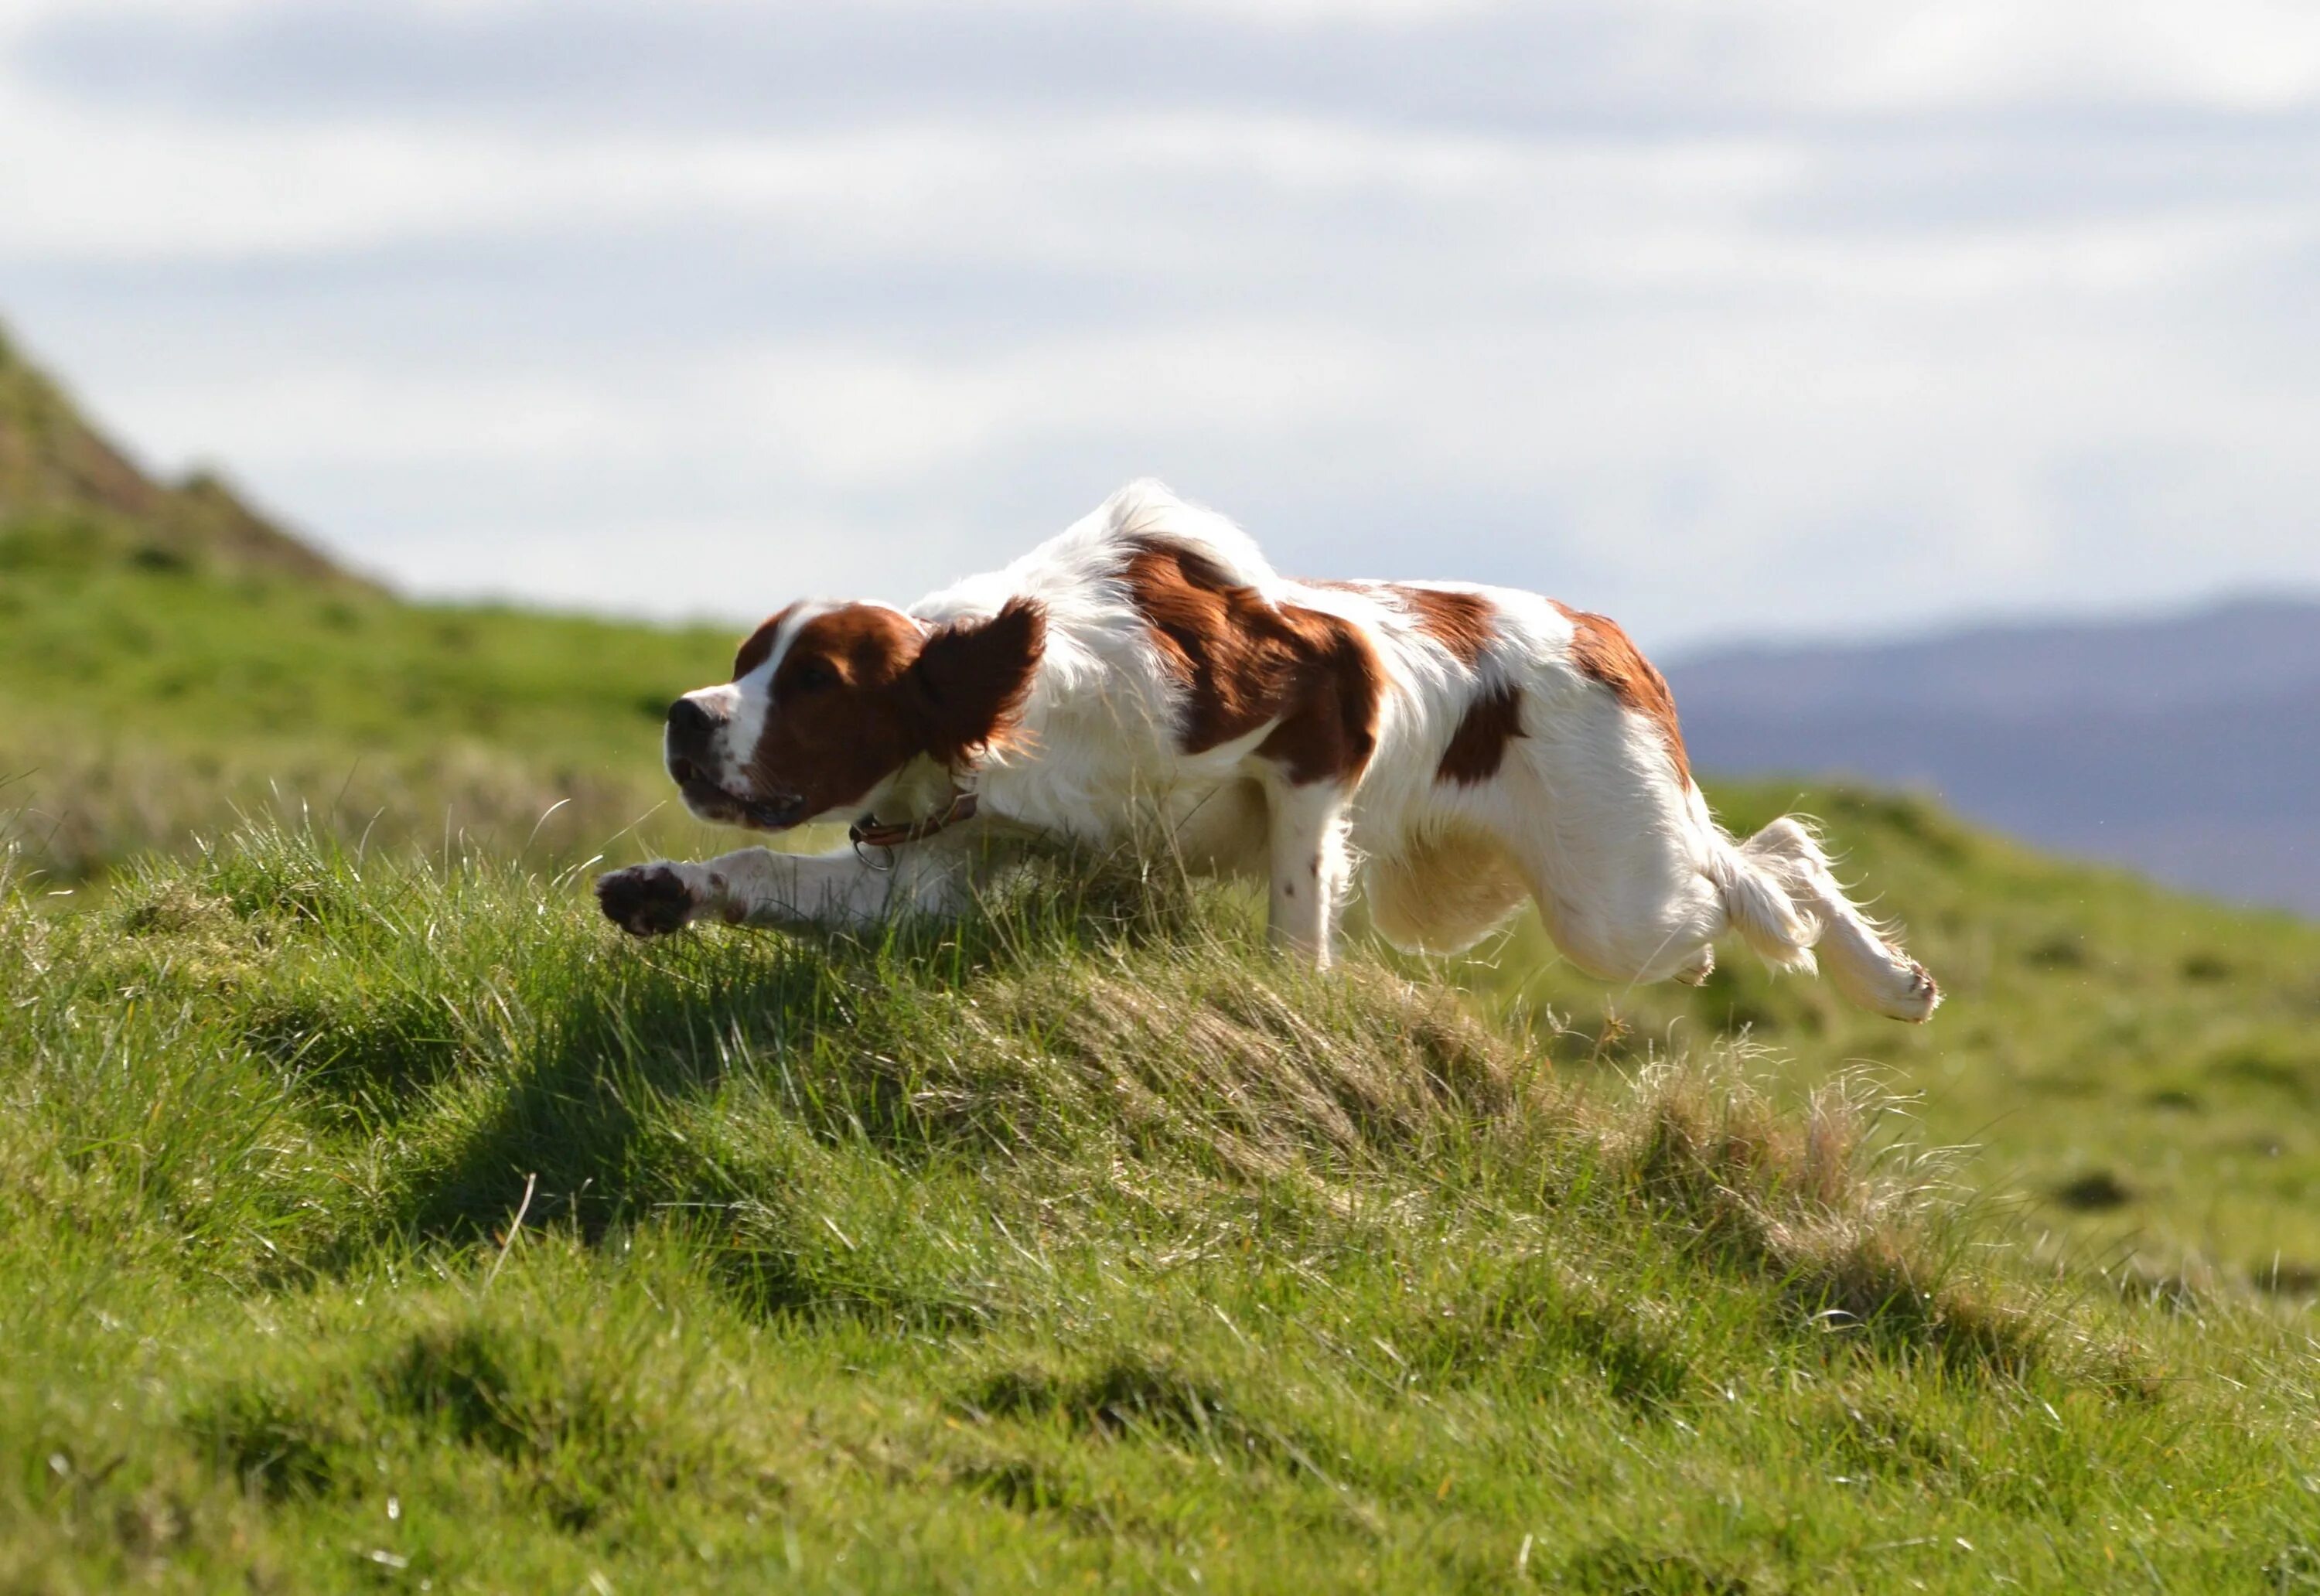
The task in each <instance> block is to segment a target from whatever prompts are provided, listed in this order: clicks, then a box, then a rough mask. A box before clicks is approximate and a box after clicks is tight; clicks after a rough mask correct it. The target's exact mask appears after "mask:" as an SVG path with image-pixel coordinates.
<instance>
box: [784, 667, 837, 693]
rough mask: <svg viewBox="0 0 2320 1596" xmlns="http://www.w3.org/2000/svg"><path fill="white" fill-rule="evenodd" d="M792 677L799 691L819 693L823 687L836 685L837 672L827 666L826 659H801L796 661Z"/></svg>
mask: <svg viewBox="0 0 2320 1596" xmlns="http://www.w3.org/2000/svg"><path fill="white" fill-rule="evenodd" d="M792 679H793V682H794V683H795V684H796V686H797V689H798V691H799V692H801V693H819V692H820V691H821V690H822V689H823V688H824V687H834V686H836V685H838V673H837V672H836V671H834V670H832V669H831V668H830V667H829V662H828V661H826V660H820V659H801V660H799V661H798V667H797V674H796V676H794V677H793V678H792Z"/></svg>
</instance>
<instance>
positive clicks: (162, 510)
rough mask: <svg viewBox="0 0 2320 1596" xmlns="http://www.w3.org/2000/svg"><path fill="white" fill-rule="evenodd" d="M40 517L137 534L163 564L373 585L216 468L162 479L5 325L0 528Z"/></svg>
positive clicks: (0, 363)
mask: <svg viewBox="0 0 2320 1596" xmlns="http://www.w3.org/2000/svg"><path fill="white" fill-rule="evenodd" d="M28 521H48V522H60V521H61V522H66V523H76V524H77V530H79V531H81V532H83V533H85V534H86V535H87V536H89V537H91V538H98V537H102V536H104V535H105V534H106V533H109V532H118V531H129V532H133V533H134V534H135V538H136V540H137V544H138V547H139V548H140V549H143V550H145V551H147V552H149V553H158V554H159V555H161V556H163V557H165V558H183V559H194V558H201V559H208V560H213V561H217V562H221V563H223V564H226V565H230V566H242V567H262V568H267V569H271V570H276V571H281V572H285V573H288V574H290V575H293V576H303V577H307V578H310V579H313V580H315V581H320V582H329V583H332V584H349V583H360V584H361V585H365V586H367V585H370V584H368V583H367V582H364V581H362V579H360V578H358V577H356V576H352V575H350V574H349V572H347V571H346V570H345V569H344V568H343V567H340V566H339V565H338V564H336V563H335V562H333V561H332V560H331V559H330V558H328V557H327V556H325V555H323V554H322V552H321V551H319V550H318V549H314V548H313V546H311V545H310V544H307V543H305V542H304V541H302V540H299V539H298V538H296V537H295V536H293V535H292V534H291V533H289V532H287V531H285V530H283V529H282V528H281V527H279V526H277V525H276V524H275V523H274V522H273V521H269V520H268V519H267V517H265V516H264V515H261V514H259V513H258V512H257V511H255V510H253V509H251V508H250V507H249V505H248V504H246V503H243V502H242V500H241V499H240V497H239V496H238V495H237V494H235V493H234V491H233V490H232V489H231V487H229V486H228V485H226V484H225V483H224V482H223V481H222V479H220V478H219V477H218V476H215V475H213V474H212V473H210V472H206V471H196V472H194V473H192V474H191V475H189V476H186V478H185V479H184V480H182V481H180V482H177V483H162V482H156V481H155V480H154V479H153V478H152V477H151V476H148V475H147V474H146V473H145V472H144V471H143V470H142V469H141V468H140V467H138V465H137V464H136V462H135V461H133V460H131V458H129V456H128V455H127V454H126V453H125V452H124V451H123V450H122V449H120V448H119V447H118V446H117V445H115V444H114V443H113V442H112V441H111V440H108V439H107V438H105V437H104V434H103V433H101V432H99V431H97V430H96V428H95V427H94V426H92V425H91V424H90V423H89V422H88V421H87V420H86V418H84V417H83V416H82V415H81V413H80V412H79V411H78V409H77V407H76V406H75V405H74V404H73V402H72V400H71V399H70V398H69V397H68V395H67V394H65V392H64V390H63V389H62V388H60V387H59V386H58V385H57V384H56V383H55V382H54V381H52V380H51V379H50V377H49V376H47V375H46V374H45V373H43V372H41V370H40V369H39V368H38V367H34V366H33V365H32V363H31V362H29V361H27V360H25V359H24V358H23V356H21V355H20V354H19V353H18V352H17V350H16V348H15V346H14V343H13V342H12V341H11V340H10V339H9V337H8V334H7V331H6V329H5V328H0V527H5V526H7V525H10V524H12V523H15V524H21V523H24V522H28ZM67 530H73V529H72V528H69V527H68V529H67Z"/></svg>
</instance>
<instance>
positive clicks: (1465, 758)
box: [1434, 685, 1523, 787]
mask: <svg viewBox="0 0 2320 1596" xmlns="http://www.w3.org/2000/svg"><path fill="white" fill-rule="evenodd" d="M1522 734H1523V729H1522V694H1520V693H1518V691H1516V690H1515V689H1514V688H1512V687H1509V686H1504V685H1500V686H1497V687H1492V688H1491V689H1490V690H1489V691H1488V692H1485V693H1483V694H1480V695H1479V696H1477V697H1476V698H1475V699H1474V701H1473V703H1470V704H1468V705H1467V706H1466V712H1465V713H1464V714H1463V715H1461V716H1459V717H1458V729H1457V730H1455V731H1454V732H1452V733H1451V734H1450V746H1449V747H1448V748H1445V749H1443V750H1442V762H1441V763H1440V764H1439V765H1436V766H1435V767H1434V779H1435V780H1436V781H1438V782H1456V783H1458V784H1460V785H1461V786H1468V787H1471V786H1473V785H1475V784H1478V783H1481V782H1486V781H1489V780H1490V779H1491V777H1492V776H1494V775H1498V774H1499V766H1500V765H1502V764H1504V763H1505V762H1506V757H1507V745H1508V744H1509V743H1510V742H1512V741H1513V740H1514V739H1516V738H1518V737H1520V736H1521V735H1522Z"/></svg>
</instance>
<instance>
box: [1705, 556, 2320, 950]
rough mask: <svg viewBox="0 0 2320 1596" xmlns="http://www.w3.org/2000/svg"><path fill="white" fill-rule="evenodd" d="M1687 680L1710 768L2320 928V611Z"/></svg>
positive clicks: (2227, 612) (2251, 609) (1737, 653)
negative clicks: (2263, 907)
mask: <svg viewBox="0 0 2320 1596" xmlns="http://www.w3.org/2000/svg"><path fill="white" fill-rule="evenodd" d="M1668 676H1669V679H1670V682H1671V683H1672V685H1673V686H1674V689H1675V694H1676V702H1677V703H1678V705H1679V706H1680V707H1681V711H1682V714H1683V724H1684V732H1685V737H1686V740H1687V741H1688V742H1689V744H1690V748H1691V752H1692V757H1693V758H1694V760H1695V761H1696V762H1697V763H1698V764H1699V766H1701V767H1702V768H1703V769H1706V770H1709V771H1714V772H1719V773H1728V774H1732V775H1766V774H1772V773H1792V774H1798V775H1806V774H1815V775H1827V774H1836V775H1855V776H1859V777H1862V778H1864V779H1866V780H1870V781H1873V782H1878V783H1883V784H1902V785H1910V786H1917V787H1921V788H1926V789H1930V790H1932V791H1934V792H1936V793H1939V794H1940V795H1941V796H1942V797H1943V798H1944V800H1946V801H1947V802H1948V803H1952V804H1953V805H1954V806H1956V807H1957V808H1958V809H1960V810H1962V811H1963V812H1966V813H1967V814H1970V815H1972V816H1974V817H1975V818H1977V819H1980V820H1982V821H1988V822H1989V823H1991V824H1994V825H1998V826H2001V827H2004V828H2006V829H2007V830H2012V831H2015V832H2016V833H2017V834H2019V835H2021V836H2024V837H2025V838H2028V839H2032V840H2035V841H2038V842H2041V843H2044V844H2046V845H2049V846H2052V847H2056V848H2067V849H2070V850H2071V851H2073V852H2076V853H2079V854H2082V855H2085V856H2087V857H2094V858H2099V859H2107V860H2112V861H2115V862H2116V863H2119V864H2123V865H2129V866H2134V868H2136V869H2139V870H2142V871H2144V872H2146V873H2148V874H2150V875H2153V876H2155V877H2157V878H2159V879H2160V880H2162V881H2166V882H2169V883H2170V884H2175V885H2178V886H2183V887H2188V888H2190V889H2192V890H2195V891H2203V892H2208V893H2216V894H2218V895H2221V896H2225V897H2230V898H2236V899H2242V900H2244V901H2247V902H2261V903H2272V904H2278V905H2280V906H2284V907H2288V908H2292V909H2297V910H2300V911H2304V912H2306V913H2312V914H2320V598H2306V597H2278V598H2261V599H2237V600H2230V601H2225V602H2219V603H2213V604H2210V605H2207V606H2205V607H2203V608H2199V609H2197V610H2193V611H2189V612H2184V613H2180V614H2176V615H2169V616H2157V617H2141V618H2133V619H2125V620H2104V621H2067V622H2063V621H2057V622H2050V623H2015V624H2007V625H2002V626H1982V627H1974V628H1970V629H1962V630H1956V631H1953V632H1947V633H1944V634H1941V635H1937V636H1934V637H1929V638H1923V639H1914V640H1910V641H1906V642H1897V643H1881V644H1861V645H1845V644H1829V645H1819V646H1813V647H1790V648H1781V647H1760V648H1729V649H1721V650H1716V651H1713V652H1708V653H1704V654H1700V655H1697V656H1693V657H1688V658H1681V659H1679V660H1677V661H1676V662H1675V663H1674V664H1673V665H1672V667H1670V668H1669V670H1668Z"/></svg>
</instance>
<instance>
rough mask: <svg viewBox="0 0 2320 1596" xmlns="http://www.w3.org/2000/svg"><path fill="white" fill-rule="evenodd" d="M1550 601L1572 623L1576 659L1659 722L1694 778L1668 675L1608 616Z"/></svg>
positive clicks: (1684, 774) (1680, 771) (1683, 770)
mask: <svg viewBox="0 0 2320 1596" xmlns="http://www.w3.org/2000/svg"><path fill="white" fill-rule="evenodd" d="M1547 602H1548V603H1552V604H1554V607H1555V608H1556V609H1557V610H1560V611H1561V612H1563V617H1564V618H1565V619H1566V620H1568V621H1570V622H1571V625H1572V638H1571V658H1572V663H1573V664H1575V665H1577V666H1578V667H1579V668H1580V669H1581V670H1582V671H1584V672H1585V673H1586V674H1587V675H1588V676H1591V677H1593V678H1594V679H1595V680H1596V681H1598V682H1600V683H1602V684H1603V685H1605V686H1606V687H1609V689H1610V690H1611V694H1612V696H1613V697H1615V698H1617V699H1618V701H1619V702H1620V703H1623V704H1625V705H1626V706H1627V708H1628V709H1631V710H1633V711H1634V712H1636V713H1637V714H1639V715H1645V716H1648V717H1649V718H1650V719H1651V720H1652V721H1654V722H1656V723H1657V724H1658V726H1659V729H1660V738H1661V740H1663V742H1665V743H1666V744H1667V750H1668V756H1669V757H1671V758H1672V759H1673V760H1674V761H1675V773H1676V775H1677V776H1678V777H1680V778H1681V780H1683V781H1686V782H1689V781H1690V780H1691V760H1690V757H1689V756H1687V755H1686V754H1685V752H1684V748H1683V729H1682V728H1681V726H1680V725H1678V724H1677V722H1676V715H1675V695H1674V694H1672V693H1670V692H1669V691H1668V685H1667V678H1666V677H1665V676H1661V675H1660V673H1659V672H1658V670H1657V669H1655V668H1654V667H1653V665H1652V662H1651V661H1650V660H1648V659H1645V657H1644V656H1643V652H1642V651H1641V650H1640V649H1638V648H1636V645H1635V642H1634V640H1633V639H1630V638H1629V637H1628V636H1627V632H1626V631H1625V630H1622V629H1621V628H1620V625H1619V623H1618V621H1614V620H1612V619H1611V618H1610V617H1609V616H1608V615H1590V614H1589V613H1588V612H1586V611H1584V610H1574V609H1572V607H1571V606H1570V605H1568V604H1564V603H1558V602H1557V601H1555V600H1553V599H1549V600H1548V601H1547Z"/></svg>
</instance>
